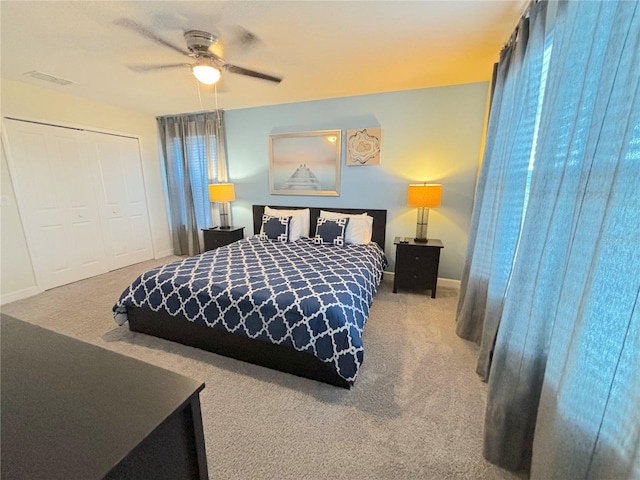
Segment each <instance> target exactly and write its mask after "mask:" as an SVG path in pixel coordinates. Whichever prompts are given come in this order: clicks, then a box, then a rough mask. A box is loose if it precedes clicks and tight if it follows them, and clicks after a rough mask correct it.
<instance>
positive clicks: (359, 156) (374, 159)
mask: <svg viewBox="0 0 640 480" xmlns="http://www.w3.org/2000/svg"><path fill="white" fill-rule="evenodd" d="M381 144H382V128H380V127H377V128H363V129H360V130H347V159H346V163H347V166H354V165H380V145H381Z"/></svg>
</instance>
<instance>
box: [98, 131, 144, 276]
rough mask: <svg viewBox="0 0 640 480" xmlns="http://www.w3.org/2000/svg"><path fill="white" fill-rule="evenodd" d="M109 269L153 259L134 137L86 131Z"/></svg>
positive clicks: (140, 170) (137, 151) (136, 143)
mask: <svg viewBox="0 0 640 480" xmlns="http://www.w3.org/2000/svg"><path fill="white" fill-rule="evenodd" d="M88 134H89V135H90V142H91V145H92V147H93V152H94V159H95V162H94V168H95V171H96V176H95V178H96V179H97V184H96V191H97V192H98V194H99V200H98V206H99V209H100V212H101V216H102V224H103V228H104V231H105V235H106V236H107V238H108V239H109V248H108V250H107V252H108V253H107V254H108V256H109V262H110V268H111V269H116V268H121V267H124V266H126V265H131V264H133V263H137V262H142V261H144V260H149V259H151V258H153V249H152V246H151V230H150V226H149V215H148V212H147V202H146V196H145V191H144V177H143V172H142V164H141V161H140V150H139V147H138V140H137V139H133V138H126V137H118V136H111V135H100V134H96V133H90V132H88Z"/></svg>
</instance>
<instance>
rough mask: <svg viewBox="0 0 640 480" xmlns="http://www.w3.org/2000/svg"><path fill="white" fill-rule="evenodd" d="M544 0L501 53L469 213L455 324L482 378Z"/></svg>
mask: <svg viewBox="0 0 640 480" xmlns="http://www.w3.org/2000/svg"><path fill="white" fill-rule="evenodd" d="M547 6H548V4H547V2H540V3H532V4H531V5H530V7H529V11H528V15H527V16H525V17H523V18H522V20H521V21H520V24H519V25H518V27H517V29H516V31H515V32H514V35H513V36H512V38H511V40H510V41H509V43H508V44H507V46H506V47H505V48H504V49H503V51H502V52H501V54H500V61H499V64H498V69H497V76H496V85H495V89H494V97H493V101H492V105H491V112H490V117H489V127H488V130H487V141H486V146H485V152H484V157H483V164H482V169H481V173H480V177H479V181H478V188H477V191H476V197H475V202H474V209H473V214H472V219H471V228H470V236H469V243H468V247H467V255H466V261H465V266H464V270H463V275H462V282H461V289H460V298H459V301H458V310H457V316H456V321H457V325H456V332H457V334H458V335H459V336H460V337H462V338H465V339H467V340H471V341H474V342H476V343H478V344H480V355H479V358H478V364H477V372H478V374H479V375H480V376H481V377H482V378H483V379H484V380H486V379H487V378H488V375H489V369H490V365H491V358H492V354H493V347H494V343H495V338H496V334H497V331H498V327H499V325H500V317H501V315H502V308H503V301H504V296H505V292H506V289H507V285H508V282H509V278H510V276H511V268H512V264H513V258H514V255H515V252H516V249H517V246H518V239H519V236H520V225H521V222H522V219H523V215H524V213H525V211H526V192H527V186H528V181H529V179H530V174H531V171H530V168H529V167H530V161H531V155H532V151H533V150H534V144H535V138H536V126H537V123H536V121H537V118H538V116H537V113H538V109H539V93H540V89H541V83H542V80H543V75H542V69H543V60H544V52H545V39H546V37H547V34H548V32H547V22H546V16H547Z"/></svg>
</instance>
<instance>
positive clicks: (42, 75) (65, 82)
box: [25, 70, 73, 85]
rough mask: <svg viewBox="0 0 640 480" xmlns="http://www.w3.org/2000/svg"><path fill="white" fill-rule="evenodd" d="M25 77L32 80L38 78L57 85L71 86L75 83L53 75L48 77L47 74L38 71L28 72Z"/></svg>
mask: <svg viewBox="0 0 640 480" xmlns="http://www.w3.org/2000/svg"><path fill="white" fill-rule="evenodd" d="M25 75H27V76H29V77H31V78H37V79H38V80H44V81H45V82H51V83H55V84H57V85H69V84H70V83H73V82H70V81H69V80H65V79H64V78H58V77H54V76H53V75H48V74H46V73H42V72H38V71H36V70H33V71H31V72H27V73H25Z"/></svg>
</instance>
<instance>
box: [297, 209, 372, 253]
mask: <svg viewBox="0 0 640 480" xmlns="http://www.w3.org/2000/svg"><path fill="white" fill-rule="evenodd" d="M287 215H288V214H287ZM320 216H321V217H323V218H328V219H330V220H335V219H336V218H345V217H347V218H349V223H348V224H347V233H346V234H345V236H344V238H345V240H346V242H347V243H357V244H365V245H366V244H367V243H370V242H371V235H372V234H373V217H371V216H369V215H367V214H366V213H363V214H360V215H351V214H346V213H338V212H327V211H325V210H320Z"/></svg>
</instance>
